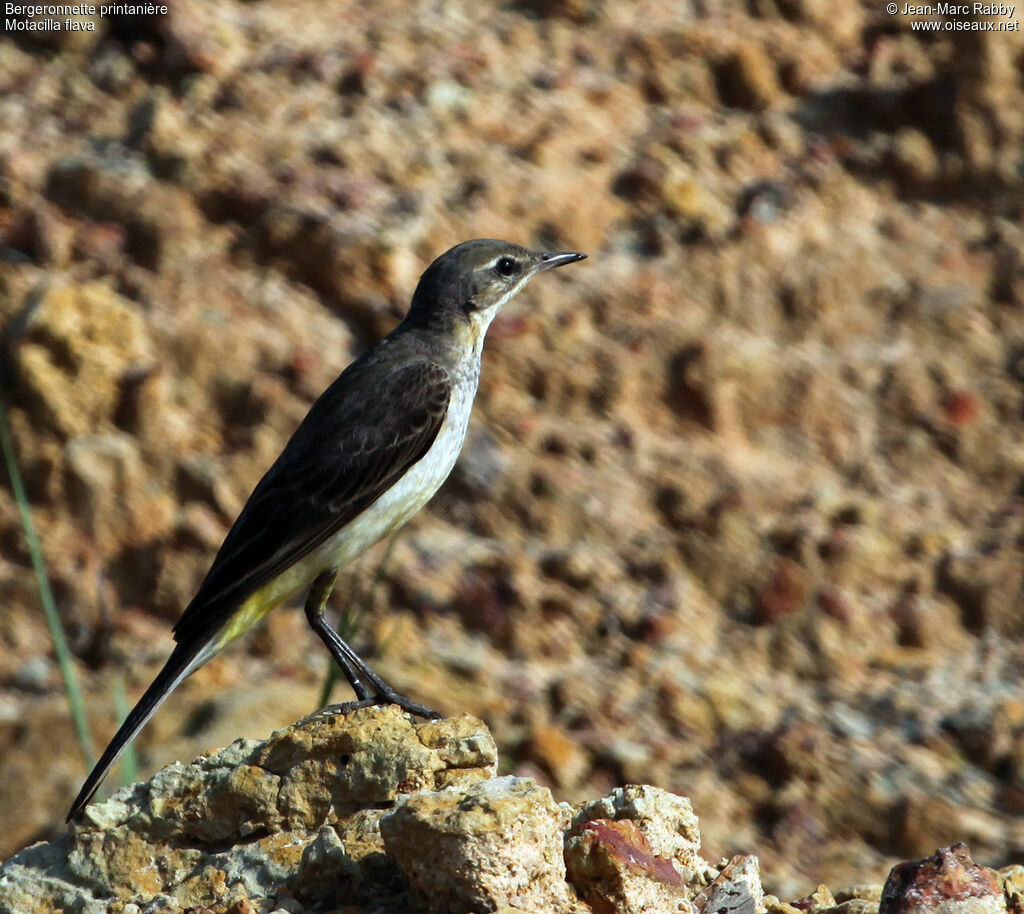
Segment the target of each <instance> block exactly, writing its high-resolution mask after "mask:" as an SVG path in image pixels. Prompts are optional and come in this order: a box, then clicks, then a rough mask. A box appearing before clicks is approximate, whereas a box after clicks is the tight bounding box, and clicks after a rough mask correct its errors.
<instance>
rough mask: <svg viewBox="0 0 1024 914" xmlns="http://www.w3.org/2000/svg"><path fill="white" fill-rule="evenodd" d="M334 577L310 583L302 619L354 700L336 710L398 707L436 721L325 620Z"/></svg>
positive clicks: (332, 573) (333, 573) (431, 712)
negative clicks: (349, 644)
mask: <svg viewBox="0 0 1024 914" xmlns="http://www.w3.org/2000/svg"><path fill="white" fill-rule="evenodd" d="M337 576H338V572H337V571H336V570H335V571H325V572H323V573H322V574H320V575H318V576H317V577H316V579H315V580H314V581H313V585H312V586H311V587H310V589H309V596H308V597H306V619H308V620H309V624H310V626H311V627H312V629H313V631H315V632H316V633H317V634H318V635H319V636H320V639H321V640H322V641H323V642H324V644H325V645H327V650H329V651H330V652H331V656H332V657H333V658H334V659H335V660H336V661H337V663H338V666H340V667H341V671H342V672H343V673H344V674H345V678H346V679H347V680H348V682H349V685H350V686H352V691H353V692H355V693H356V701H354V702H347V703H345V704H344V705H342V706H339V707H340V708H343V709H344V710H350V709H354V708H362V707H369V706H371V705H398V707H400V708H401V709H402V710H403V711H407V712H409V713H410V714H415V715H416V716H417V717H427V718H439V717H440V716H441V715H440V714H438V713H437V711H434V710H432V709H431V708H428V707H427V706H426V705H421V704H418V703H417V702H415V701H412V700H411V699H408V698H406V697H405V696H404V695H399V694H398V693H397V692H396V691H395V690H394V689H393V688H391V686H389V685H388V684H387V683H386V682H385V681H384V680H383V679H381V678H380V676H378V675H377V674H376V673H375V672H374V671H373V670H371V669H370V668H369V667H368V666H367V665H366V663H365V662H364V661H363V660H362V658H361V657H360V656H359V655H358V654H357V653H356V652H355V651H354V650H352V648H351V647H349V646H348V644H346V643H345V641H344V639H342V637H341V635H339V634H338V633H337V632H336V631H335V630H334V628H333V626H332V625H331V623H330V622H328V621H327V618H326V616H325V614H324V612H325V609H326V606H327V598H328V597H329V596H330V595H331V590H332V589H333V587H334V581H335V578H337Z"/></svg>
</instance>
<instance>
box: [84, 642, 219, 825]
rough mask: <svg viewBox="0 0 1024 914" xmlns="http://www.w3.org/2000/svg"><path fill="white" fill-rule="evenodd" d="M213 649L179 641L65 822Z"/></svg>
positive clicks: (210, 654) (111, 743) (118, 732)
mask: <svg viewBox="0 0 1024 914" xmlns="http://www.w3.org/2000/svg"><path fill="white" fill-rule="evenodd" d="M215 653H216V648H215V647H214V646H213V645H212V644H211V643H210V642H206V643H200V644H195V643H190V644H179V645H177V646H176V647H175V648H174V650H173V651H172V652H171V656H170V657H168V658H167V663H165V664H164V668H163V669H162V670H161V671H160V672H159V673H158V674H157V676H156V679H154V680H153V683H152V685H150V687H149V688H148V689H146V691H145V693H144V694H143V696H142V698H140V699H139V702H138V704H137V705H135V707H134V708H132V710H131V713H130V714H129V715H128V716H127V717H126V718H125V719H124V723H122V724H121V727H120V729H119V730H118V731H117V733H116V734H114V738H113V739H112V740H111V741H110V745H108V746H107V748H106V749H104V750H103V755H101V756H100V760H99V761H98V762H97V763H96V764H95V765H94V766H93V769H92V771H90V772H89V777H87V778H86V779H85V783H84V784H83V785H82V789H81V790H80V791H78V796H77V797H75V802H74V803H72V804H71V811H70V812H69V813H68V816H67V819H65V821H66V822H70V821H71V820H72V819H73V818H74V817H75V816H76V815H78V813H80V812H81V811H82V810H83V809H84V808H85V807H86V805H87V804H88V803H89V801H90V800H91V799H92V797H93V794H94V793H96V790H97V788H98V787H99V786H100V784H101V783H103V779H104V778H105V777H106V776H107V772H108V771H110V769H111V768H112V767H113V765H114V763H115V762H116V761H117V760H118V759H119V758H120V757H121V753H122V752H124V750H125V749H126V748H127V746H128V744H129V743H130V742H131V741H132V740H133V739H134V738H135V735H136V734H137V733H138V732H139V731H140V730H141V729H142V728H143V727H144V726H145V725H146V722H147V721H148V720H149V719H150V718H151V717H152V716H153V713H154V712H155V711H156V709H157V708H159V707H160V705H161V704H163V701H164V699H165V698H166V697H167V696H168V695H170V694H171V692H173V691H174V689H175V688H177V686H178V684H179V683H180V682H181V681H182V680H183V679H184V678H185V677H186V676H188V674H189V673H191V672H192V671H193V670H195V669H197V668H198V667H200V666H202V665H203V664H204V663H205V662H206V661H207V660H209V659H210V657H211V656H212V655H213V654H215Z"/></svg>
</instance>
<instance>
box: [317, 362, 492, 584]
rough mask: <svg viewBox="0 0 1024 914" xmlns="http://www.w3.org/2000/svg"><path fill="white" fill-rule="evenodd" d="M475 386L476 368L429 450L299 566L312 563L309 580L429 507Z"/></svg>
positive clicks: (449, 464) (455, 453) (459, 439)
mask: <svg viewBox="0 0 1024 914" xmlns="http://www.w3.org/2000/svg"><path fill="white" fill-rule="evenodd" d="M477 365H479V363H477ZM478 380H479V367H476V370H472V369H471V370H469V371H466V372H465V373H464V374H463V375H462V376H461V377H459V378H457V379H455V383H454V385H453V389H452V398H451V401H450V402H449V404H448V412H447V414H446V415H445V419H444V423H443V424H442V426H441V429H440V431H439V432H438V433H437V437H436V438H435V439H434V443H433V445H431V448H430V450H429V451H427V453H426V454H425V455H424V456H423V457H422V458H420V460H418V461H417V462H416V463H415V464H413V465H412V467H410V469H409V470H408V472H407V473H406V474H405V475H404V476H403V477H402V478H401V479H399V480H398V482H397V483H395V484H394V485H393V486H392V487H391V488H390V489H388V491H387V492H385V493H384V494H383V495H381V497H380V498H378V499H377V501H375V502H374V503H373V504H372V505H371V506H370V507H369V508H367V509H366V510H365V511H363V513H362V514H360V515H359V516H358V517H356V518H355V519H354V520H352V521H351V522H350V523H349V524H347V525H346V526H345V527H343V528H342V529H341V530H339V531H338V532H337V533H336V534H335V535H334V536H333V537H331V539H330V540H328V541H327V542H325V543H324V544H323V545H322V546H320V547H319V548H318V549H317V550H316V551H315V552H314V553H313V554H311V555H310V556H309V557H308V559H307V560H305V561H303V562H300V563H299V564H305V562H306V561H311V563H312V565H313V566H314V567H312V568H310V567H308V566H307V569H304V571H305V572H306V573H307V574H308V573H309V572H310V571H312V572H314V573H316V574H318V573H319V572H320V571H326V570H327V569H329V568H339V567H341V566H343V565H346V564H348V563H349V562H351V561H352V560H353V559H355V558H357V557H358V556H359V555H361V554H362V553H363V552H365V551H366V550H367V549H369V548H370V546H372V545H373V544H374V543H376V542H378V541H379V540H381V539H383V538H384V537H385V536H388V535H389V534H390V533H393V532H394V531H395V530H397V529H398V528H399V527H401V526H402V525H403V524H405V522H406V521H408V520H409V518H411V517H412V516H413V515H414V514H415V513H416V512H417V511H419V510H420V508H422V507H423V506H424V505H425V504H426V503H427V502H428V501H430V499H431V498H432V497H433V496H434V493H435V492H437V490H438V489H439V488H440V487H441V483H443V482H444V481H445V480H446V479H447V478H448V475H449V474H450V473H451V471H452V468H453V467H454V466H455V461H456V460H458V457H459V452H460V451H461V450H462V443H463V441H464V440H465V438H466V428H467V426H468V425H469V416H470V413H471V412H472V410H473V399H474V398H475V396H476V388H477V382H478ZM306 580H309V578H306Z"/></svg>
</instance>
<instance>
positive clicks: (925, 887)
mask: <svg viewBox="0 0 1024 914" xmlns="http://www.w3.org/2000/svg"><path fill="white" fill-rule="evenodd" d="M878 910H879V914H924V912H938V914H1005V912H1006V901H1005V899H1004V897H1003V890H1002V887H1001V886H1000V883H999V877H998V875H997V874H996V873H995V871H994V870H990V869H989V868H988V867H984V866H979V865H978V864H977V863H975V862H974V861H973V860H972V859H971V855H970V851H969V850H968V849H967V846H966V845H964V844H955V845H953V846H952V847H943V848H940V849H939V850H938V851H936V853H935V854H934V856H932V857H926V858H925V859H924V860H914V861H911V862H909V863H899V864H897V865H896V866H894V867H893V868H892V872H890V873H889V878H888V879H887V880H886V882H885V887H884V888H883V889H882V900H881V902H880V903H879V908H878Z"/></svg>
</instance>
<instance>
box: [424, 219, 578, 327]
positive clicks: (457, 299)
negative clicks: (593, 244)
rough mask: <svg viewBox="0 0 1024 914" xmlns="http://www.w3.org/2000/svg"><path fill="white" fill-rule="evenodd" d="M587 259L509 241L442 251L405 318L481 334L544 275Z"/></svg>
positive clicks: (481, 240)
mask: <svg viewBox="0 0 1024 914" xmlns="http://www.w3.org/2000/svg"><path fill="white" fill-rule="evenodd" d="M586 256H587V255H586V254H577V253H571V252H545V251H531V250H528V249H527V248H524V247H521V246H520V245H518V244H513V243H512V242H511V241H496V240H494V239H491V238H478V239H476V240H475V241H464V242H463V243H462V244H457V245H456V246H455V247H453V248H451V249H450V250H448V251H445V253H443V254H442V255H441V256H440V257H438V258H437V260H435V261H434V262H433V263H432V264H431V265H430V266H429V267H427V269H426V271H425V272H424V273H423V275H422V276H421V277H420V282H419V285H418V286H417V287H416V294H415V295H413V299H412V307H411V308H410V309H409V317H410V318H412V319H413V320H424V321H428V322H434V321H438V322H440V323H442V324H444V325H454V326H455V327H456V328H458V327H459V325H460V324H461V325H462V326H463V327H468V328H469V329H470V330H471V331H472V332H473V333H474V335H476V334H477V333H482V332H483V331H486V329H487V327H488V326H489V325H490V323H491V321H492V320H493V319H494V316H495V315H496V314H497V313H498V310H499V309H500V308H501V306H502V305H503V304H505V302H507V301H508V300H509V299H510V298H512V296H514V295H515V294H516V293H517V292H519V291H520V290H521V289H522V288H523V287H524V286H525V285H526V284H527V283H528V282H529V281H530V280H531V279H532V278H533V277H534V276H536V275H537V274H538V273H542V272H543V271H544V270H550V269H553V268H554V267H560V266H563V265H564V264H567V263H575V262H576V261H577V260H583V258H584V257H586Z"/></svg>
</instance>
